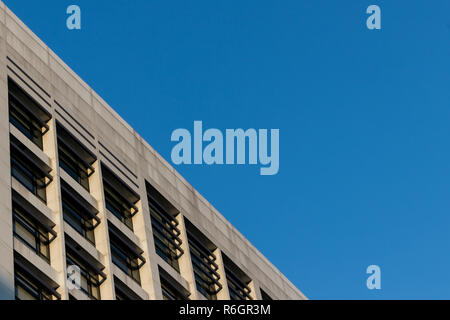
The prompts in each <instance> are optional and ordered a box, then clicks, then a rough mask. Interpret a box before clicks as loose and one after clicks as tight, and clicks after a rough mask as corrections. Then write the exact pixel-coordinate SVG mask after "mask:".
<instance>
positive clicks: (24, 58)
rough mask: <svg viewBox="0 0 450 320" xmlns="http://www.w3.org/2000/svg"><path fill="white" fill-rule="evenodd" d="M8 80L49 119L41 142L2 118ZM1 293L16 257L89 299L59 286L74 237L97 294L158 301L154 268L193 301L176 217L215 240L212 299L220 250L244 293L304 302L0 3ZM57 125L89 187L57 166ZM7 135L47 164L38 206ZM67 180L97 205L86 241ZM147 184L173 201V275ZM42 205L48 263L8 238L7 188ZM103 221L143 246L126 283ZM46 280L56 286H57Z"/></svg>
mask: <svg viewBox="0 0 450 320" xmlns="http://www.w3.org/2000/svg"><path fill="white" fill-rule="evenodd" d="M8 78H9V79H11V80H13V81H14V82H16V83H17V84H18V86H20V87H21V88H22V89H23V90H24V91H25V92H26V93H27V94H28V95H29V96H30V97H31V98H32V99H33V100H35V101H36V102H37V103H38V104H39V105H40V107H41V108H42V109H44V110H46V111H47V112H48V113H49V115H51V119H50V120H49V121H48V123H47V124H48V126H49V131H48V132H46V133H45V135H44V136H43V148H42V150H41V149H40V148H37V147H36V146H35V145H34V144H33V143H31V142H30V141H29V139H28V138H27V137H26V136H25V135H23V134H22V133H21V132H20V131H19V130H18V129H17V128H16V127H15V126H13V125H12V124H10V122H9V121H8V119H9V109H8ZM0 100H1V101H0V105H1V106H2V107H1V108H0V112H1V114H0V132H1V134H2V136H3V137H4V138H3V139H1V140H0V170H1V173H2V174H1V175H0V176H1V178H0V206H1V209H2V210H0V257H1V258H0V298H1V299H14V297H15V293H14V281H15V280H14V273H15V271H14V268H15V267H14V261H15V259H16V258H15V257H16V256H17V255H19V256H20V257H21V259H22V258H24V259H26V260H27V261H29V262H30V263H31V264H32V265H34V266H35V267H36V268H38V269H39V270H40V271H41V272H42V274H45V276H46V277H48V278H49V279H51V280H52V281H53V283H54V284H56V285H57V288H56V291H57V292H58V293H59V295H60V297H61V299H69V295H71V298H74V299H80V300H81V299H89V297H88V296H87V295H86V294H84V293H83V292H81V291H79V290H69V288H68V286H67V283H66V278H67V274H66V272H67V271H66V270H67V265H66V259H65V255H66V249H67V246H66V243H67V241H68V239H69V238H70V239H71V240H73V241H75V242H76V243H77V244H78V245H79V246H80V247H82V248H83V250H84V252H86V254H88V255H89V256H90V257H92V258H94V259H95V260H97V261H98V262H99V263H100V264H101V265H102V266H103V267H104V268H103V269H102V271H103V273H104V274H105V275H106V278H105V280H104V282H103V283H102V284H101V286H100V293H101V299H116V289H115V288H116V287H117V283H116V282H120V283H122V284H124V285H125V286H126V287H128V289H129V290H131V291H132V292H133V294H135V295H136V296H138V297H139V298H142V299H162V298H163V294H162V289H161V281H160V270H161V269H163V270H164V271H165V272H166V273H167V274H168V275H169V276H170V277H171V278H172V279H173V280H175V281H176V282H177V283H178V284H179V285H180V286H181V287H182V288H184V289H185V290H186V292H188V295H189V298H190V299H192V300H197V299H198V300H200V299H205V297H204V296H203V295H202V294H201V293H200V292H199V291H198V290H197V289H196V283H195V276H194V268H193V264H192V259H191V258H192V257H191V252H190V249H189V246H188V243H189V242H188V239H187V234H186V224H185V219H187V220H188V221H189V222H190V223H191V224H193V225H194V226H195V227H196V228H197V229H198V230H199V231H200V232H201V233H202V234H203V235H204V237H206V238H207V239H209V240H210V241H211V242H212V243H213V244H214V246H215V249H214V255H215V257H216V258H217V260H216V263H217V264H218V271H217V272H218V274H219V275H220V279H219V282H220V284H221V285H222V289H221V290H220V291H219V292H218V293H217V298H218V299H230V293H229V289H228V285H227V279H226V275H225V269H224V266H223V257H222V255H223V254H224V255H226V257H228V258H229V259H231V260H232V261H233V262H234V264H235V265H237V266H238V267H239V269H240V270H241V271H242V272H243V273H245V275H246V276H248V279H250V280H248V287H249V288H250V289H251V292H250V296H251V298H252V299H256V300H259V299H261V298H262V296H261V290H263V291H264V292H265V293H266V294H267V295H269V296H270V297H271V298H273V299H306V297H305V296H304V295H303V294H302V293H301V292H300V291H299V290H298V289H297V288H296V287H295V286H294V285H293V284H292V283H291V282H289V280H287V279H286V277H285V276H283V275H282V274H281V273H280V271H278V270H277V269H276V268H275V267H274V266H273V265H272V264H271V263H270V262H269V261H268V260H267V259H266V258H265V257H264V256H263V255H262V254H261V253H260V252H259V251H258V250H257V249H256V248H255V247H254V246H252V245H251V244H250V243H249V242H248V240H246V239H245V237H244V236H243V235H242V234H241V233H239V232H238V231H237V230H236V229H235V228H234V227H233V226H232V225H231V224H230V223H229V222H228V221H227V220H226V219H225V218H224V217H223V216H222V215H221V214H220V213H219V212H218V211H217V210H216V209H215V208H214V207H212V206H211V204H210V203H209V202H208V201H207V200H206V199H204V198H203V197H202V196H201V195H200V194H199V193H198V192H197V191H196V190H195V189H194V188H193V187H192V186H191V185H190V184H189V183H188V182H187V181H186V180H185V179H184V178H183V177H182V176H181V175H180V174H179V173H178V172H176V170H174V168H173V167H172V166H171V165H170V164H169V163H168V162H167V161H165V160H164V159H163V158H162V157H161V156H160V155H159V154H158V153H157V152H156V151H155V150H153V148H152V147H151V146H150V145H149V144H148V143H147V142H146V141H144V140H143V139H142V137H140V136H139V135H138V134H137V133H136V132H135V131H134V130H133V129H132V128H131V127H130V126H129V125H128V124H127V123H125V122H124V120H123V119H121V118H120V117H119V116H118V115H117V114H116V112H115V111H114V110H113V109H112V108H111V107H110V106H108V104H107V103H106V102H105V101H103V99H102V98H101V97H99V96H98V95H97V94H96V93H95V92H94V91H93V90H92V89H91V88H90V87H89V86H88V85H87V84H86V83H84V82H83V81H82V80H81V79H80V78H79V77H78V76H77V75H76V74H75V73H74V72H73V71H72V70H71V69H70V68H69V67H68V66H67V65H66V64H65V63H64V62H63V61H61V60H60V59H59V58H58V57H57V56H56V55H55V54H54V53H53V52H52V51H51V50H50V49H49V48H48V47H47V46H46V45H45V44H44V43H43V42H42V41H41V40H40V39H39V38H38V37H36V36H35V35H34V34H33V33H32V32H31V31H30V30H29V29H28V28H27V27H26V26H25V25H24V24H23V23H22V22H21V21H20V20H19V19H18V18H17V17H16V16H15V15H14V14H13V13H12V12H11V11H10V10H9V9H8V8H7V7H6V6H5V5H4V4H3V3H1V2H0ZM57 122H58V123H59V124H60V125H61V126H63V127H64V129H65V130H67V131H68V132H69V133H70V134H71V135H72V136H73V137H75V138H76V139H77V140H78V141H79V142H80V143H81V144H82V145H83V146H84V148H86V149H87V150H89V151H90V152H91V153H92V155H94V156H95V158H96V161H95V162H94V163H93V165H92V166H93V168H94V169H95V172H94V174H93V175H92V176H90V177H89V185H90V191H86V190H85V189H83V188H82V187H81V186H80V185H79V184H78V183H77V182H76V181H75V180H73V179H72V178H71V177H70V175H68V174H67V173H66V172H65V171H64V170H63V169H62V168H60V165H59V155H58V136H57V130H56V123H57ZM10 135H11V136H13V137H14V138H15V139H17V140H18V141H19V142H20V143H21V144H23V145H24V146H25V147H26V148H27V149H28V151H29V152H31V153H32V154H33V155H34V157H35V158H37V159H39V160H40V162H42V163H45V164H46V165H47V166H48V167H50V168H51V172H50V175H51V176H52V177H53V181H52V182H51V183H50V184H49V185H48V186H47V188H46V194H47V203H46V204H44V203H42V202H41V201H39V200H38V199H36V196H35V195H33V194H32V193H30V192H28V190H26V189H25V188H23V186H22V185H21V184H20V183H18V182H17V181H16V179H15V178H12V177H11V164H10V163H11V162H10V161H11V160H10V138H9V137H10ZM102 165H104V166H106V167H108V168H109V169H110V170H111V171H113V173H114V174H115V175H116V176H117V177H118V178H119V179H120V180H121V181H122V182H123V183H124V184H126V185H127V187H128V188H129V189H130V190H132V191H133V192H134V193H135V194H136V195H138V196H139V201H137V202H136V207H137V208H138V213H137V214H136V215H135V216H133V218H132V222H133V225H134V229H133V231H132V230H130V229H129V228H127V227H126V226H125V225H124V224H123V223H122V222H121V221H120V220H119V219H117V218H116V217H115V216H114V215H113V214H111V212H109V210H108V209H107V208H106V204H105V195H104V192H103V189H104V185H103V183H104V182H103V178H104V177H103V173H102ZM63 181H64V183H65V184H67V185H69V186H70V188H71V189H73V190H74V191H76V193H78V195H79V196H80V197H82V198H83V199H84V201H85V202H86V203H88V204H89V205H91V206H92V207H94V208H95V209H96V211H98V213H97V217H98V218H99V220H100V224H99V225H98V227H97V228H95V246H94V245H93V244H91V243H89V242H88V241H86V240H85V239H84V238H83V237H82V236H80V235H79V234H78V233H77V232H76V231H75V230H73V228H72V227H71V226H70V225H68V224H67V223H66V222H65V221H64V217H63V208H62V200H61V199H62V194H61V187H62V184H63ZM146 184H151V185H152V186H153V187H154V188H155V189H157V190H158V192H159V193H160V194H161V195H162V196H163V197H164V198H165V199H166V200H167V201H168V202H170V204H171V205H172V206H173V207H174V208H176V210H177V211H178V213H177V214H176V219H177V221H178V222H179V226H178V228H179V230H180V236H179V237H180V240H182V244H181V248H182V249H183V251H184V254H183V255H182V256H181V257H180V258H179V260H178V262H179V272H178V271H177V270H175V269H174V268H172V267H171V266H170V265H169V264H168V263H167V262H166V261H164V260H163V259H162V258H161V257H160V256H159V255H158V254H157V253H156V251H155V244H154V237H153V231H152V223H151V219H150V211H149V204H148V200H147V191H146ZM13 190H14V192H15V193H17V194H20V196H21V197H22V198H23V199H25V201H26V202H27V203H28V204H29V205H31V206H32V207H34V208H35V209H36V210H37V211H39V212H41V214H42V215H43V216H45V217H46V218H47V219H48V220H49V221H50V222H51V223H52V225H54V227H53V230H54V231H55V232H56V235H57V236H56V238H55V240H54V241H53V242H51V244H50V261H49V263H47V262H45V261H44V260H42V259H41V258H40V257H39V256H37V255H36V253H35V252H33V251H32V250H30V249H29V248H28V247H27V246H24V245H23V244H22V243H21V242H20V241H19V240H18V239H17V238H16V237H14V235H13V220H12V198H11V195H12V192H13ZM108 225H109V226H111V225H112V226H114V228H115V229H117V230H118V231H119V232H120V233H121V234H122V235H124V236H125V237H126V238H127V241H128V242H130V243H132V244H133V245H135V246H136V247H139V248H140V249H141V250H142V256H143V258H145V264H144V265H143V266H142V267H141V268H140V269H139V272H140V278H141V283H140V284H138V283H137V282H136V281H133V280H132V279H131V278H130V276H129V275H127V274H125V273H124V272H123V271H122V270H121V269H120V268H118V267H117V266H116V265H115V264H114V263H113V262H112V258H111V248H110V244H109V243H110V237H111V234H110V231H109V228H108ZM56 285H55V287H56Z"/></svg>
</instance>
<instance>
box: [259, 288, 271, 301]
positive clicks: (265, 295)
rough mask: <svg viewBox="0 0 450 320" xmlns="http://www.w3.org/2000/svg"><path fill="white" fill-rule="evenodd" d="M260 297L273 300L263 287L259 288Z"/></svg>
mask: <svg viewBox="0 0 450 320" xmlns="http://www.w3.org/2000/svg"><path fill="white" fill-rule="evenodd" d="M261 299H262V300H265V301H270V300H273V299H272V298H271V297H270V296H269V295H268V294H267V293H266V292H265V291H264V290H263V289H261Z"/></svg>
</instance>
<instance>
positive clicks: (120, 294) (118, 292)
mask: <svg viewBox="0 0 450 320" xmlns="http://www.w3.org/2000/svg"><path fill="white" fill-rule="evenodd" d="M115 290H116V300H119V301H122V300H125V301H127V300H132V299H130V298H129V297H128V295H126V294H125V292H123V291H122V290H120V289H119V288H117V287H116V288H115Z"/></svg>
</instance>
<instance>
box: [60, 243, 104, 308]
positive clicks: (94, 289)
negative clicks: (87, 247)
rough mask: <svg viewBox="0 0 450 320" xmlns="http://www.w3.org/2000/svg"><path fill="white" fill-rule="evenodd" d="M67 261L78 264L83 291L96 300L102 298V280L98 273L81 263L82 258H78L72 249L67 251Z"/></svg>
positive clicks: (73, 264) (71, 264) (68, 264)
mask: <svg viewBox="0 0 450 320" xmlns="http://www.w3.org/2000/svg"><path fill="white" fill-rule="evenodd" d="M66 248H67V247H66ZM66 263H67V266H77V267H79V268H80V277H81V288H80V289H81V291H83V292H84V293H85V294H86V295H88V296H89V297H90V298H92V299H94V300H100V281H99V275H98V273H97V272H95V271H94V270H92V269H91V268H89V267H88V266H86V265H85V264H83V263H81V260H80V259H77V258H76V256H75V255H74V254H73V253H72V252H71V251H70V250H69V251H67V253H66Z"/></svg>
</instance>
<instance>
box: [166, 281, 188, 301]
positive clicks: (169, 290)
mask: <svg viewBox="0 0 450 320" xmlns="http://www.w3.org/2000/svg"><path fill="white" fill-rule="evenodd" d="M161 290H162V295H163V300H188V299H187V297H186V296H184V295H183V294H181V293H180V292H179V291H178V290H177V289H175V288H174V287H173V286H172V285H171V284H170V283H169V282H168V281H165V280H164V279H161Z"/></svg>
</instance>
